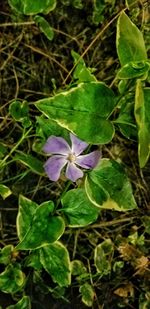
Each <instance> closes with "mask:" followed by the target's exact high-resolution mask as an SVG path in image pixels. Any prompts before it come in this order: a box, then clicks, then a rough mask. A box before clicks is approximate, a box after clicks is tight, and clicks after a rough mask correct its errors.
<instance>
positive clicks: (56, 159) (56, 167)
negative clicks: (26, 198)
mask: <svg viewBox="0 0 150 309" xmlns="http://www.w3.org/2000/svg"><path fill="white" fill-rule="evenodd" d="M66 164H67V160H66V157H63V156H59V155H58V156H57V155H54V156H52V157H50V158H49V159H48V160H47V161H46V163H45V164H44V169H45V172H46V174H47V175H48V177H49V179H50V180H52V181H57V180H58V179H59V177H60V172H61V170H62V168H63V167H64V166H65V165H66Z"/></svg>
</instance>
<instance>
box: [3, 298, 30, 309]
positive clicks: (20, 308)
mask: <svg viewBox="0 0 150 309" xmlns="http://www.w3.org/2000/svg"><path fill="white" fill-rule="evenodd" d="M6 309H31V301H30V297H29V296H23V297H22V298H21V299H20V300H19V301H18V303H17V304H15V305H11V306H8V307H7V308H6Z"/></svg>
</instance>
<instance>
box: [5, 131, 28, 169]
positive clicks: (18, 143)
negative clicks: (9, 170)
mask: <svg viewBox="0 0 150 309" xmlns="http://www.w3.org/2000/svg"><path fill="white" fill-rule="evenodd" d="M31 130H32V128H30V129H29V130H28V131H27V132H25V133H24V132H23V134H22V136H21V138H20V140H19V141H18V142H17V144H16V145H15V146H14V147H13V148H12V149H11V150H10V152H9V154H8V155H7V156H6V157H5V158H4V159H3V160H2V161H1V163H0V169H1V168H3V167H4V166H5V163H6V161H7V159H8V158H9V157H10V156H11V155H12V153H13V152H14V151H15V150H16V149H17V148H18V146H19V145H20V144H21V143H22V141H23V140H24V139H25V138H26V137H27V135H28V133H29V132H30V131H31Z"/></svg>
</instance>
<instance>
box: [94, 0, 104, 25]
mask: <svg viewBox="0 0 150 309" xmlns="http://www.w3.org/2000/svg"><path fill="white" fill-rule="evenodd" d="M104 9H105V1H104V0H94V3H93V16H92V21H93V23H94V24H95V25H98V24H99V23H100V22H102V21H103V20H104V14H103V11H104Z"/></svg>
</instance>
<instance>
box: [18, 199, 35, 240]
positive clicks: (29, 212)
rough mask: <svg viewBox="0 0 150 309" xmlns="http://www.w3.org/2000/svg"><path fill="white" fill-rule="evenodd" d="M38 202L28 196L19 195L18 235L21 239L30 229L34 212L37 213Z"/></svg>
mask: <svg viewBox="0 0 150 309" xmlns="http://www.w3.org/2000/svg"><path fill="white" fill-rule="evenodd" d="M37 207H38V204H36V203H35V202H33V201H31V200H29V199H28V198H26V197H24V196H22V195H20V196H19V211H18V215H17V235H18V238H19V240H20V241H22V240H23V238H24V236H25V235H26V233H27V232H28V230H29V227H30V225H31V223H32V219H33V216H34V214H35V213H36V210H37Z"/></svg>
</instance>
